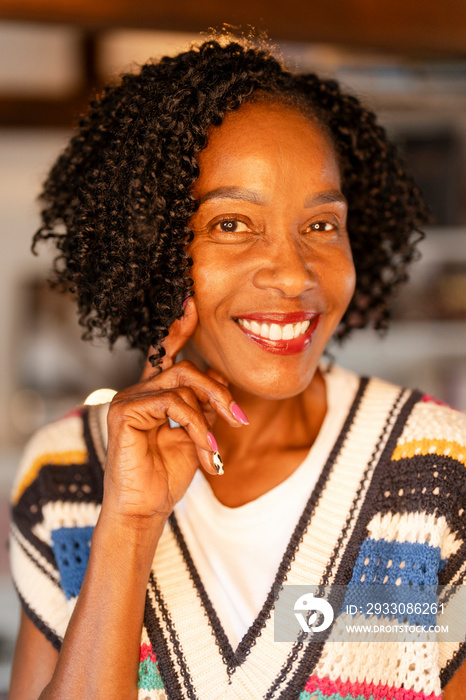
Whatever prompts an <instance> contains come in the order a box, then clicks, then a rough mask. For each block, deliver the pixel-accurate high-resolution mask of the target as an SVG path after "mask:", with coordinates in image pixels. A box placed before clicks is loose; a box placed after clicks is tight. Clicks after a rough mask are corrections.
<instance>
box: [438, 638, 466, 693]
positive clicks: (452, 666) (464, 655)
mask: <svg viewBox="0 0 466 700" xmlns="http://www.w3.org/2000/svg"><path fill="white" fill-rule="evenodd" d="M465 660H466V643H464V642H463V643H462V645H461V646H460V648H459V649H458V651H457V652H456V654H455V655H454V656H453V658H452V659H450V661H449V662H448V663H447V665H446V666H445V667H444V668H442V670H441V671H440V687H441V688H442V690H445V686H446V685H447V683H448V682H449V681H451V679H452V678H453V676H454V674H455V673H456V671H457V670H458V669H459V668H460V666H461V664H462V663H463V661H465Z"/></svg>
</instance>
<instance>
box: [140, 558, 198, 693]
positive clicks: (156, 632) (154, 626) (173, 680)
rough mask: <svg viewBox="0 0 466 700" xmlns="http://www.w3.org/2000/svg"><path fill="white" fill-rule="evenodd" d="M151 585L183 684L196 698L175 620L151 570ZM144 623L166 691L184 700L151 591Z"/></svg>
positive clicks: (147, 598)
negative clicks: (174, 623)
mask: <svg viewBox="0 0 466 700" xmlns="http://www.w3.org/2000/svg"><path fill="white" fill-rule="evenodd" d="M149 585H150V586H152V590H153V592H154V595H155V597H156V599H157V602H158V604H159V607H160V611H161V613H162V618H163V620H164V622H165V625H166V627H167V629H168V633H169V635H170V641H171V643H172V645H173V649H174V652H175V655H176V658H177V661H178V666H179V668H180V671H181V675H182V677H183V685H184V687H185V688H186V690H187V692H188V697H189V698H191V700H196V698H197V696H196V693H195V690H194V686H193V682H192V679H191V676H190V674H189V669H188V667H187V664H186V659H185V658H184V656H183V651H182V648H181V644H180V641H179V639H178V636H177V634H176V630H175V628H174V626H173V622H172V620H171V617H170V613H169V612H168V608H167V606H166V605H165V601H164V599H163V596H162V593H161V592H160V590H159V587H158V586H157V582H156V580H155V577H154V575H153V573H152V572H151V574H150V577H149ZM144 623H145V625H146V629H147V634H148V635H149V639H150V641H151V644H152V649H153V650H154V653H155V658H156V660H157V662H158V667H159V671H160V675H161V676H162V680H163V683H164V685H165V691H166V693H167V695H168V697H169V699H170V700H183V692H182V688H181V685H180V681H179V678H178V676H177V674H176V671H175V669H174V668H173V661H172V659H171V656H170V650H169V648H168V643H167V640H166V638H165V635H164V633H163V630H162V628H161V626H160V623H159V620H158V618H157V614H156V612H155V610H154V608H153V606H152V603H151V600H150V596H149V593H148V592H146V605H145V610H144Z"/></svg>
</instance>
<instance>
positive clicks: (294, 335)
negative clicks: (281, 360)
mask: <svg viewBox="0 0 466 700" xmlns="http://www.w3.org/2000/svg"><path fill="white" fill-rule="evenodd" d="M319 319H320V316H319V315H318V314H316V313H313V312H301V311H300V312H293V313H289V314H284V313H275V312H273V313H266V314H265V313H257V314H256V313H255V314H241V316H238V317H236V318H235V319H234V320H235V321H236V323H237V325H238V327H239V329H240V330H241V331H242V332H243V333H244V334H245V335H247V336H248V338H249V339H250V340H252V341H253V342H255V343H256V344H257V345H259V346H260V347H261V348H262V349H263V350H266V351H267V352H272V353H275V354H279V355H294V354H296V353H299V352H303V351H304V350H306V348H308V347H309V345H310V344H311V341H312V335H313V333H314V331H315V329H316V328H317V325H318V323H319Z"/></svg>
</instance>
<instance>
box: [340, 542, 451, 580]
mask: <svg viewBox="0 0 466 700" xmlns="http://www.w3.org/2000/svg"><path fill="white" fill-rule="evenodd" d="M442 563H443V562H442V560H441V557H440V547H432V545H430V544H429V543H428V542H422V543H421V542H396V541H394V542H387V541H386V540H373V539H370V538H367V539H366V540H364V542H363V543H362V546H361V549H360V551H359V555H358V558H357V561H356V565H355V567H354V569H353V575H352V577H351V583H354V584H358V585H363V584H364V585H367V584H370V583H378V584H384V583H388V584H392V585H394V584H396V583H397V581H399V580H400V581H399V584H398V585H402V586H407V585H410V584H411V585H415V586H421V585H427V586H437V584H438V573H439V571H440V570H441V568H442ZM385 578H387V580H386V581H385ZM361 579H362V580H361Z"/></svg>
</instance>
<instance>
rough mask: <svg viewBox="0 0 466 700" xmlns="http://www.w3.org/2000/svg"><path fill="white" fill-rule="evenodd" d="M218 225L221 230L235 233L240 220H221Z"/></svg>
mask: <svg viewBox="0 0 466 700" xmlns="http://www.w3.org/2000/svg"><path fill="white" fill-rule="evenodd" d="M218 227H219V228H220V231H223V232H224V233H235V231H237V230H238V222H237V221H220V223H219V224H218Z"/></svg>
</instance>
